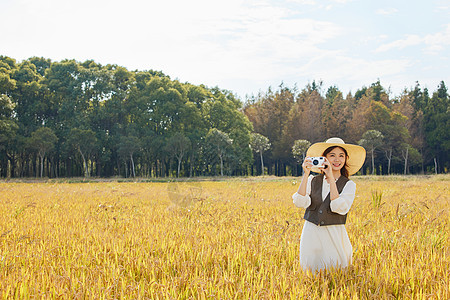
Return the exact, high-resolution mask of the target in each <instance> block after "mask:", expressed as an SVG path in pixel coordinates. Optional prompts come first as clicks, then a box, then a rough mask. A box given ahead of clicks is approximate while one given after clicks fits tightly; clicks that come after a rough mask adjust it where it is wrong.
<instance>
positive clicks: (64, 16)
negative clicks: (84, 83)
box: [0, 0, 450, 100]
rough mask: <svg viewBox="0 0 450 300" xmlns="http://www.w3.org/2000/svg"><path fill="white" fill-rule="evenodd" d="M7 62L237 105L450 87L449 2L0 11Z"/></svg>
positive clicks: (281, 1)
mask: <svg viewBox="0 0 450 300" xmlns="http://www.w3.org/2000/svg"><path fill="white" fill-rule="evenodd" d="M0 28H2V29H1V31H0V55H4V56H9V57H12V58H14V59H16V60H17V61H18V62H20V61H22V60H25V59H27V58H30V57H33V56H37V57H44V58H50V59H51V60H52V61H61V60H64V59H75V60H77V61H80V62H83V61H85V60H91V59H92V60H94V61H95V62H97V63H100V64H102V65H106V64H116V65H120V66H123V67H126V68H127V69H128V70H157V71H162V72H163V73H164V74H166V75H169V76H170V77H171V78H172V79H178V80H179V81H181V82H189V83H192V84H196V85H200V84H204V85H206V86H209V87H215V86H218V87H219V88H220V89H226V90H230V91H232V92H233V93H235V94H236V95H237V96H238V97H239V98H241V99H242V100H244V99H245V98H246V97H250V96H252V95H256V94H258V92H263V93H264V92H266V91H267V90H268V89H269V87H271V88H272V89H277V88H278V86H280V84H282V83H283V84H284V86H287V87H291V88H293V87H297V88H298V89H299V90H301V89H303V88H304V87H305V86H306V85H307V84H310V83H312V82H313V81H316V82H322V83H323V85H322V87H323V90H325V91H326V89H328V87H330V86H336V87H337V88H339V89H340V90H341V91H342V92H343V93H344V95H346V94H347V93H349V92H351V93H353V94H354V93H355V92H356V91H357V90H358V89H361V88H362V87H364V86H366V87H368V86H370V85H371V84H372V83H374V82H376V81H377V80H380V82H381V84H382V86H383V87H385V88H386V90H388V91H389V92H390V95H391V97H395V96H399V95H400V94H401V93H402V91H403V90H404V89H405V88H407V89H410V88H413V87H414V86H415V85H416V82H417V81H418V82H419V83H420V86H421V87H422V88H425V87H426V88H428V89H429V90H430V91H431V92H432V91H435V90H436V89H437V86H438V85H439V83H440V82H441V81H444V82H445V83H446V85H449V84H450V0H255V1H253V0H247V1H243V0H221V1H216V0H189V1H186V0H159V1H154V0H146V1H142V0H126V1H117V0H77V1H73V0H71V1H67V0H15V1H13V0H0Z"/></svg>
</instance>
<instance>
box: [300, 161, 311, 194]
mask: <svg viewBox="0 0 450 300" xmlns="http://www.w3.org/2000/svg"><path fill="white" fill-rule="evenodd" d="M311 167H312V164H311V160H310V159H309V157H306V158H305V160H304V161H303V164H302V168H303V176H302V181H301V182H300V186H299V187H298V191H297V193H298V194H299V195H301V196H306V186H307V184H308V177H309V173H311Z"/></svg>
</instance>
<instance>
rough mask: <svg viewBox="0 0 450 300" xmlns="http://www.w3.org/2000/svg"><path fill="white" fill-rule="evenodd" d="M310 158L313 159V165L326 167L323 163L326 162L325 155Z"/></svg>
mask: <svg viewBox="0 0 450 300" xmlns="http://www.w3.org/2000/svg"><path fill="white" fill-rule="evenodd" d="M310 159H311V163H312V165H313V167H316V168H324V167H325V166H324V165H323V163H324V162H325V157H323V156H319V157H310Z"/></svg>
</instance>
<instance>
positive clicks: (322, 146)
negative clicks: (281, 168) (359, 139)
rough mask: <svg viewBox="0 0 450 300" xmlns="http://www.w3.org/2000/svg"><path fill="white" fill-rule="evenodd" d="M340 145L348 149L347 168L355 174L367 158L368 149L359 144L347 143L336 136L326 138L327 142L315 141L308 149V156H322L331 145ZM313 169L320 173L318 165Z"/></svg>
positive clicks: (351, 173)
mask: <svg viewBox="0 0 450 300" xmlns="http://www.w3.org/2000/svg"><path fill="white" fill-rule="evenodd" d="M333 146H339V147H341V148H343V149H345V150H346V151H347V154H348V158H347V166H348V167H347V169H348V174H349V175H353V174H355V173H356V172H358V170H359V169H361V167H362V166H363V164H364V161H365V160H366V149H364V148H363V147H361V146H358V145H352V144H346V143H344V141H343V140H342V139H340V138H337V137H334V138H330V139H328V140H326V142H325V143H315V144H313V145H312V146H311V147H309V149H308V151H306V156H309V157H317V156H322V154H323V152H324V151H325V150H326V149H328V148H329V147H333ZM311 170H312V171H314V172H316V173H320V169H319V168H316V167H312V168H311Z"/></svg>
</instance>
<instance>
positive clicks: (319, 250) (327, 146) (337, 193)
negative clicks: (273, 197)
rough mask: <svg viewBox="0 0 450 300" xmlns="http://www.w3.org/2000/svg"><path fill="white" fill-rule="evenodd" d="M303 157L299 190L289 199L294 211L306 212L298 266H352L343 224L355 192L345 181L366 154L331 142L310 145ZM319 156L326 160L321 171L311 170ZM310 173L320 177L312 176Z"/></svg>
mask: <svg viewBox="0 0 450 300" xmlns="http://www.w3.org/2000/svg"><path fill="white" fill-rule="evenodd" d="M306 156H307V157H306V158H305V160H304V162H303V164H302V167H303V171H304V174H303V177H302V181H301V183H300V187H299V188H298V191H297V192H296V193H295V194H294V195H293V196H292V199H293V200H294V204H295V205H296V206H297V207H300V208H305V209H306V211H305V215H304V219H305V220H306V221H305V224H304V226H303V231H302V236H301V239H300V264H301V266H302V268H303V269H305V270H307V269H311V270H312V271H317V270H322V269H327V268H329V267H342V268H345V267H347V266H349V265H350V264H351V262H352V245H351V244H350V240H349V238H348V235H347V231H346V230H345V225H344V224H345V221H346V218H347V213H348V211H349V210H350V207H351V206H352V203H353V200H354V199H355V192H356V185H355V183H354V182H353V181H351V180H349V179H348V177H349V176H350V175H352V174H354V173H356V172H358V170H359V169H360V168H361V167H362V165H363V164H364V160H365V158H366V150H365V149H364V148H363V147H360V146H357V145H352V144H345V143H344V141H343V140H342V139H340V138H331V139H328V140H327V141H326V142H325V143H316V144H313V145H312V146H311V147H310V148H309V149H308V151H307V152H306ZM319 156H322V157H325V159H324V163H323V167H321V168H318V167H316V166H313V164H312V160H311V157H319ZM311 171H314V172H317V173H320V174H319V175H317V176H313V175H310V172H311Z"/></svg>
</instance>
